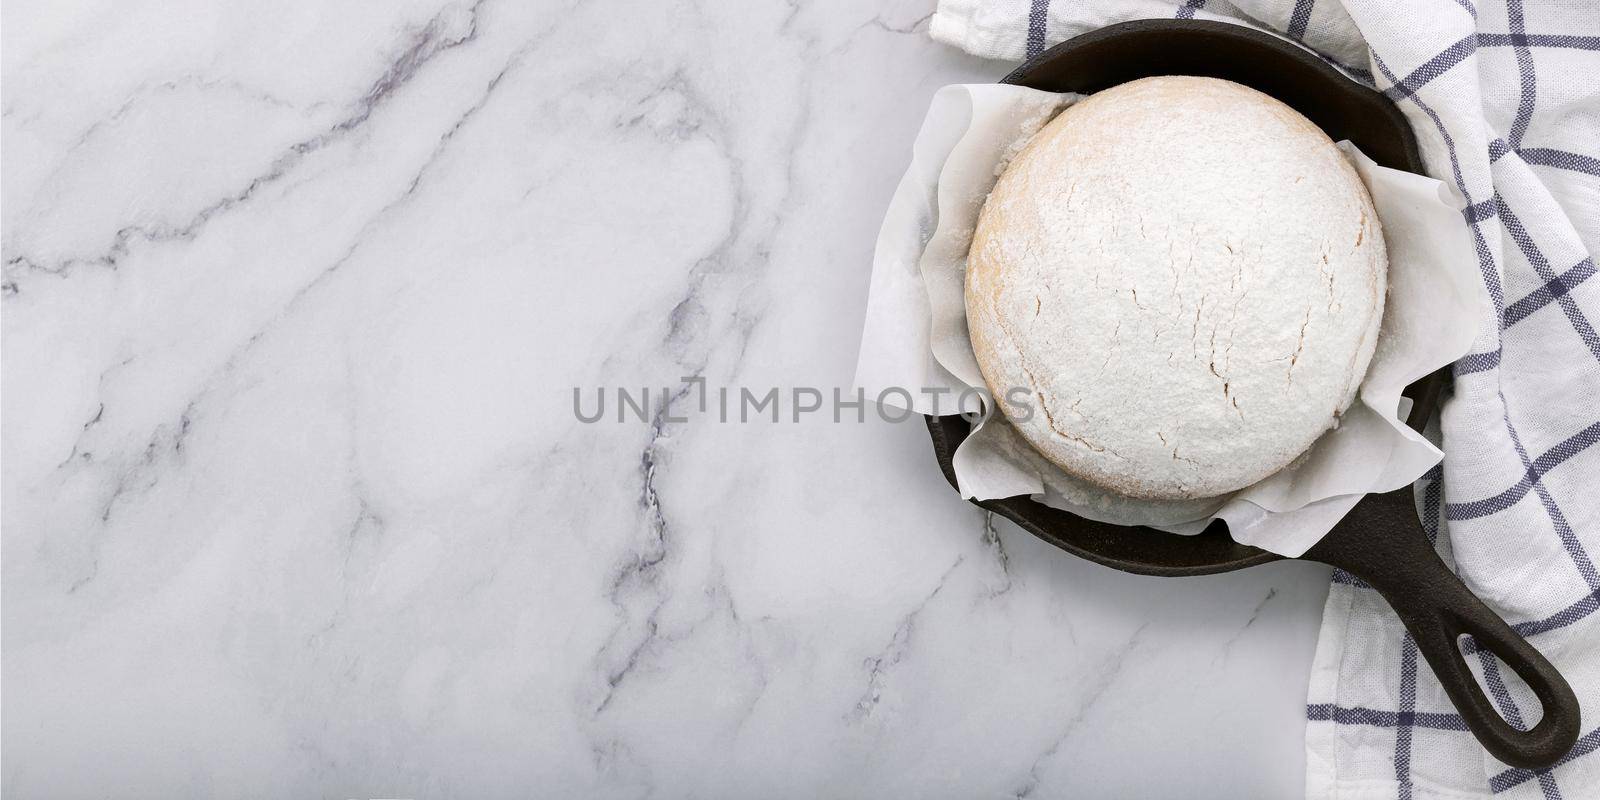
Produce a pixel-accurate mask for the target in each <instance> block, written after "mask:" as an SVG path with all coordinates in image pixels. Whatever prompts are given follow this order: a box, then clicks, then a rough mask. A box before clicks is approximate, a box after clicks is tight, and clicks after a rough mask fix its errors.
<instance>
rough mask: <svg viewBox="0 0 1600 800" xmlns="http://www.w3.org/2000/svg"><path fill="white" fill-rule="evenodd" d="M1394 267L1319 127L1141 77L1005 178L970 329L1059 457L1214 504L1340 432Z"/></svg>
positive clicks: (1061, 126) (981, 257) (1038, 145)
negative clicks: (1326, 433)
mask: <svg viewBox="0 0 1600 800" xmlns="http://www.w3.org/2000/svg"><path fill="white" fill-rule="evenodd" d="M1387 271H1388V258H1387V255H1386V253H1385V252H1384V244H1383V235H1382V231H1381V230H1380V228H1379V224H1378V218H1377V214H1376V213H1375V212H1374V211H1373V207H1372V199H1371V197H1370V196H1369V195H1368V194H1367V189H1366V186H1365V185H1363V184H1362V182H1361V178H1360V176H1358V175H1357V174H1356V171H1355V169H1354V168H1353V167H1351V165H1350V163H1349V162H1348V161H1346V160H1345V158H1344V156H1343V155H1342V154H1341V153H1340V152H1339V150H1338V148H1336V147H1335V146H1334V144H1333V142H1332V141H1330V140H1329V139H1328V137H1327V136H1326V135H1325V134H1323V132H1322V131H1321V130H1319V129H1318V128H1317V127H1316V126H1315V125H1313V124H1312V123H1311V122H1310V121H1309V120H1307V119H1306V118H1305V117H1303V116H1301V115H1300V114H1298V113H1296V112H1295V111H1294V110H1293V109H1291V108H1289V107H1288V106H1286V105H1284V104H1283V103H1280V102H1278V101H1277V100H1274V99H1272V98H1271V97H1268V96H1267V95H1264V94H1262V93H1260V92H1257V91H1255V90H1253V89H1249V88H1246V87H1244V86H1240V85H1238V84H1235V83H1231V82H1228V81H1223V80H1217V79H1214V78H1195V77H1177V76H1173V77H1158V78H1146V79H1143V80H1138V81H1133V82H1131V83H1126V84H1122V85H1120V86H1117V87H1115V88H1112V89H1108V90H1106V91H1103V92H1100V93H1098V94H1095V95H1093V96H1091V97H1089V98H1087V99H1085V100H1083V101H1080V102H1078V103H1077V104H1075V105H1073V106H1071V107H1069V108H1067V109H1066V110H1065V111H1063V112H1062V113H1061V114H1060V115H1059V116H1057V117H1056V118H1055V119H1054V120H1052V121H1051V122H1050V123H1049V124H1048V125H1046V126H1045V127H1044V128H1043V129H1042V130H1041V131H1040V132H1039V133H1038V134H1036V135H1035V136H1034V137H1033V138H1032V139H1031V140H1030V141H1029V142H1028V144H1027V145H1026V146H1025V147H1024V148H1023V149H1022V151H1021V152H1020V153H1019V154H1018V155H1017V157H1016V158H1015V159H1014V160H1013V161H1012V162H1011V163H1010V164H1009V165H1008V166H1007V168H1006V169H1005V172H1004V173H1003V174H1002V175H1001V176H1000V179H999V181H998V182H997V183H996V184H995V187H994V191H993V192H992V193H991V194H990V195H989V198H988V200H987V202H986V203H985V204H984V207H983V213H982V215H981V216H980V218H979V220H978V226H977V230H976V232H975V234H974V236H973V240H972V250H971V252H970V253H969V255H968V260H967V284H966V305H967V321H968V325H969V329H970V332H971V337H972V346H973V350H974V352H975V355H976V356H977V361H978V365H979V367H980V368H981V369H982V371H983V376H984V380H985V381H986V382H987V383H988V386H989V389H990V391H991V392H992V393H993V395H994V397H995V398H996V400H997V401H998V405H999V406H1000V408H1001V410H1002V411H1003V412H1004V413H1005V415H1006V416H1007V418H1009V419H1010V420H1011V422H1012V423H1013V425H1014V426H1015V427H1016V429H1017V430H1018V431H1019V432H1020V433H1021V435H1022V436H1023V438H1025V439H1026V440H1027V441H1028V442H1029V443H1030V444H1031V445H1033V447H1034V448H1036V449H1037V450H1038V451H1039V452H1040V453H1042V454H1043V455H1044V456H1045V457H1046V458H1048V459H1049V460H1050V461H1052V462H1053V463H1055V464H1056V465H1058V466H1060V467H1061V468H1062V469H1063V470H1065V471H1066V472H1068V473H1069V474H1071V475H1073V476H1076V477H1078V478H1080V479H1082V480H1085V481H1088V482H1089V483H1092V484H1094V485H1096V486H1099V487H1102V488H1105V489H1108V490H1111V491H1113V492H1117V493H1120V494H1123V495H1127V496H1130V497H1137V498H1144V499H1183V498H1198V497H1213V496H1216V495H1220V494H1225V493H1227V492H1231V491H1233V490H1236V489H1240V488H1242V487H1245V486H1248V485H1250V484H1252V483H1255V482H1256V481H1259V480H1261V479H1262V478H1265V477H1267V476H1269V475H1271V474H1273V473H1274V472H1277V471H1278V470H1280V469H1282V468H1284V467H1285V466H1287V465H1288V464H1289V463H1290V462H1291V461H1293V460H1294V459H1295V458H1296V457H1297V456H1299V455H1300V454H1301V453H1303V452H1305V450H1306V449H1307V448H1309V447H1310V446H1311V444H1312V443H1313V442H1314V441H1316V439H1317V437H1318V436H1320V435H1322V433H1323V432H1324V431H1326V430H1328V429H1329V428H1331V427H1333V426H1334V425H1335V424H1336V423H1337V420H1338V416H1339V414H1341V413H1343V411H1344V410H1345V409H1346V408H1347V407H1349V405H1350V403H1351V401H1352V400H1353V399H1354V398H1355V394H1356V389H1357V388H1358V387H1359V385H1360V383H1361V379H1362V377H1363V376H1364V375H1365V374H1366V370H1367V362H1368V361H1370V360H1371V358H1372V351H1373V347H1374V345H1375V344H1376V342H1377V337H1378V327H1379V323H1380V321H1381V318H1382V315H1383V302H1384V291H1385V288H1386V284H1387ZM1007 392H1010V393H1011V394H1009V395H1008V394H1007Z"/></svg>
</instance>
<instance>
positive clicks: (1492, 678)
mask: <svg viewBox="0 0 1600 800" xmlns="http://www.w3.org/2000/svg"><path fill="white" fill-rule="evenodd" d="M1151 17H1177V18H1198V19H1218V20H1224V21H1229V22H1239V23H1243V24H1248V25H1253V26H1256V27H1260V28H1264V29H1267V30H1271V31H1274V32H1277V33H1279V34H1282V35H1286V36H1288V37H1289V38H1291V39H1295V40H1297V41H1299V42H1301V43H1303V44H1304V45H1306V46H1308V47H1310V48H1311V49H1313V50H1315V51H1316V52H1317V53H1318V54H1320V55H1321V56H1322V57H1323V58H1324V59H1326V60H1328V61H1329V62H1331V63H1333V64H1335V65H1336V66H1338V67H1340V68H1341V69H1342V70H1343V71H1344V72H1345V73H1346V74H1348V75H1350V76H1351V77H1352V78H1354V79H1355V80H1359V81H1361V82H1363V83H1366V84H1368V85H1371V86H1375V87H1377V88H1378V89H1380V90H1382V91H1383V92H1384V93H1385V94H1387V95H1388V96H1389V97H1390V98H1392V99H1393V100H1395V101H1396V102H1397V103H1399V105H1400V108H1401V109H1402V110H1403V111H1404V112H1405V114H1406V117H1407V119H1409V120H1410V122H1411V125H1412V127H1413V129H1415V130H1416V132H1417V137H1418V140H1419V142H1420V144H1421V146H1422V153H1423V156H1424V158H1425V160H1426V162H1427V166H1428V172H1429V173H1430V174H1431V175H1433V176H1434V177H1436V178H1438V179H1440V180H1442V181H1444V182H1445V183H1446V184H1447V185H1450V186H1454V187H1455V188H1456V189H1457V190H1458V191H1459V192H1460V193H1461V195H1462V197H1463V198H1464V201H1465V205H1466V208H1465V210H1464V211H1463V212H1462V216H1463V219H1462V225H1463V226H1464V227H1465V228H1467V229H1468V230H1469V231H1470V232H1471V235H1472V237H1473V238H1474V240H1475V241H1476V243H1477V251H1478V267H1479V269H1480V270H1481V271H1482V274H1483V280H1484V283H1485V284H1486V286H1487V287H1488V290H1489V294H1490V296H1491V297H1492V298H1493V300H1494V311H1495V313H1494V315H1493V316H1486V317H1485V319H1484V320H1483V323H1482V326H1481V329H1480V332H1479V335H1478V339H1477V342H1476V343H1475V344H1474V347H1473V350H1472V353H1471V354H1470V355H1468V356H1466V357H1464V358H1463V359H1461V361H1459V362H1458V363H1457V364H1456V365H1455V393H1454V396H1452V397H1450V398H1449V399H1448V400H1447V401H1446V403H1445V406H1444V410H1443V413H1442V417H1441V420H1440V424H1441V427H1442V430H1443V434H1444V443H1445V461H1444V464H1443V466H1442V469H1441V468H1435V469H1434V470H1433V471H1432V472H1431V473H1429V474H1428V475H1427V476H1425V477H1424V478H1423V481H1422V483H1421V484H1419V489H1420V498H1421V500H1420V505H1421V508H1420V513H1421V515H1422V519H1423V523H1424V526H1425V527H1426V528H1427V529H1428V530H1429V532H1430V533H1432V534H1436V536H1437V542H1438V545H1439V548H1440V551H1441V552H1442V553H1443V555H1444V557H1445V559H1446V561H1447V562H1449V563H1452V564H1453V565H1454V566H1455V567H1456V569H1457V570H1458V571H1459V572H1460V573H1461V575H1462V577H1463V579H1464V580H1465V581H1466V583H1467V585H1468V586H1470V587H1471V588H1472V589H1473V591H1475V592H1476V593H1477V594H1478V596H1479V597H1482V598H1483V599H1484V600H1485V601H1486V602H1488V603H1489V604H1490V605H1491V606H1493V607H1494V608H1495V609H1496V610H1498V611H1499V612H1500V613H1501V614H1502V615H1503V616H1504V617H1505V618H1506V619H1507V620H1508V621H1509V622H1511V623H1512V624H1513V625H1514V626H1515V627H1516V628H1517V630H1519V631H1520V632H1521V633H1523V634H1524V635H1526V636H1528V637H1529V639H1530V640H1531V641H1532V642H1533V643H1534V644H1535V645H1536V646H1537V647H1538V648H1539V649H1540V650H1541V651H1543V652H1544V654H1545V655H1546V656H1548V657H1549V658H1550V659H1551V660H1552V661H1553V662H1555V664H1556V666H1557V667H1558V668H1559V669H1560V670H1561V671H1562V672H1563V673H1564V674H1565V675H1566V676H1567V678H1568V680H1569V681H1571V683H1572V685H1573V688H1574V689H1576V690H1577V693H1578V697H1579V699H1580V700H1581V701H1582V702H1583V704H1584V720H1583V735H1582V738H1581V739H1580V740H1579V741H1578V745H1577V747H1576V748H1575V749H1574V750H1573V751H1572V753H1571V754H1570V755H1569V756H1568V757H1567V758H1566V760H1565V761H1564V762H1563V763H1562V764H1560V765H1559V766H1557V767H1555V768H1553V769H1551V770H1547V771H1543V772H1532V771H1529V770H1523V769H1512V768H1509V767H1507V766H1506V765H1504V764H1502V763H1500V762H1498V761H1496V760H1494V759H1493V758H1492V757H1490V756H1489V755H1488V754H1486V753H1485V752H1484V751H1483V750H1482V749H1481V748H1479V747H1478V745H1477V743H1476V742H1475V740H1474V739H1473V738H1472V735H1471V734H1470V733H1468V732H1467V730H1466V727H1465V726H1464V725H1463V724H1462V722H1461V719H1460V718H1459V717H1458V716H1456V714H1455V712H1454V709H1453V708H1452V707H1451V705H1450V702H1449V701H1448V700H1447V699H1446V698H1445V696H1444V694H1443V692H1442V691H1441V690H1440V688H1439V685H1438V683H1437V682H1435V681H1434V679H1433V675H1432V673H1430V672H1429V671H1428V668H1427V665H1426V663H1422V664H1419V663H1418V658H1417V649H1416V647H1415V646H1414V644H1413V643H1412V642H1411V640H1410V638H1409V637H1408V636H1407V635H1406V633H1405V630H1404V629H1403V628H1402V627H1401V626H1400V623H1399V621H1398V620H1397V619H1396V618H1395V617H1394V614H1393V613H1392V612H1391V611H1390V610H1389V608H1388V607H1387V606H1386V605H1385V604H1384V602H1383V601H1382V600H1381V599H1379V598H1378V597H1377V596H1376V595H1375V594H1374V593H1373V592H1372V590H1371V589H1368V588H1366V587H1365V586H1363V585H1361V584H1360V582H1359V581H1356V580H1354V579H1353V578H1351V577H1350V576H1348V575H1341V574H1337V573H1336V574H1335V575H1334V585H1333V587H1332V590H1331V592H1330V594H1329V597H1328V604H1327V611H1326V614H1325V616H1324V618H1323V623H1322V634H1321V639H1320V641H1319V643H1318V646H1317V656H1316V662H1315V666H1314V668H1313V673H1312V677H1311V687H1310V691H1309V701H1308V704H1307V707H1306V717H1307V719H1308V721H1309V722H1308V725H1307V733H1306V755H1307V770H1308V775H1307V777H1306V787H1307V794H1308V796H1310V797H1316V798H1321V797H1340V798H1367V797H1374V798H1380V797H1381V798H1389V797H1400V798H1425V797H1451V798H1459V797H1482V796H1502V797H1507V798H1523V797H1531V798H1537V797H1545V798H1556V797H1564V798H1573V799H1574V800H1593V799H1595V798H1600V754H1595V751H1596V750H1597V749H1600V613H1596V612H1600V571H1597V570H1596V567H1595V561H1596V560H1597V559H1600V446H1594V445H1595V444H1596V442H1600V334H1597V333H1596V332H1595V326H1596V325H1597V324H1600V279H1595V278H1594V277H1593V276H1594V274H1595V260H1594V256H1593V254H1595V253H1600V0H1482V2H1481V3H1474V2H1473V0H1233V2H1232V3H1230V2H1227V0H1186V1H1184V2H1178V3H1163V2H1159V1H1158V0H939V3H938V11H937V13H936V14H935V15H934V16H933V19H932V21H931V23H930V27H931V33H932V35H933V36H934V38H936V39H939V40H941V41H944V42H948V43H950V44H954V45H956V46H958V47H961V48H963V49H965V50H968V51H970V52H972V53H975V54H977V55H982V56H988V57H990V58H1000V59H1007V60H1013V61H1016V60H1021V59H1022V58H1024V57H1026V56H1031V55H1033V54H1035V53H1038V52H1039V51H1041V50H1043V49H1044V48H1045V47H1047V46H1049V45H1051V44H1053V43H1055V42H1058V41H1060V40H1062V39H1065V38H1067V37H1069V36H1072V35H1074V34H1077V33H1081V32H1083V31H1086V30H1090V29H1093V28H1097V27H1100V26H1103V25H1108V24H1111V23H1115V22H1122V21H1125V20H1130V19H1140V18H1151ZM1477 660H1478V661H1479V663H1478V664H1475V665H1474V667H1475V669H1478V670H1479V677H1480V680H1481V681H1482V682H1483V684H1484V685H1485V686H1486V687H1488V690H1489V694H1490V696H1491V697H1492V698H1493V699H1494V700H1495V701H1496V703H1497V704H1498V705H1499V707H1500V710H1501V713H1502V714H1503V715H1504V716H1505V717H1506V718H1507V719H1508V720H1510V721H1511V722H1512V723H1513V724H1523V725H1526V724H1527V723H1531V722H1532V721H1534V720H1535V717H1536V715H1537V714H1538V703H1537V701H1535V700H1534V699H1533V697H1532V695H1531V693H1529V692H1528V691H1527V690H1526V688H1525V687H1523V686H1522V685H1521V682H1520V681H1519V680H1517V679H1516V678H1515V676H1514V675H1510V674H1509V671H1504V672H1503V671H1502V670H1501V669H1500V668H1499V667H1498V662H1497V661H1495V660H1494V659H1493V658H1492V657H1489V656H1487V655H1484V654H1479V658H1478V659H1477Z"/></svg>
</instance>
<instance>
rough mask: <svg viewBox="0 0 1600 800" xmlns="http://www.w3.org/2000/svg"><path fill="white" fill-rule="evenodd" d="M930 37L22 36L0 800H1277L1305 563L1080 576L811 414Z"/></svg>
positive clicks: (12, 237) (26, 30)
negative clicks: (786, 414)
mask: <svg viewBox="0 0 1600 800" xmlns="http://www.w3.org/2000/svg"><path fill="white" fill-rule="evenodd" d="M929 5H930V4H929V3H928V2H927V0H907V1H906V2H881V3H880V2H867V3H864V2H860V1H859V0H833V1H832V2H817V3H804V4H786V3H781V2H747V1H746V0H729V1H728V2H700V3H681V2H663V3H617V2H601V1H600V0H589V1H588V2H576V3H564V4H556V3H545V2H534V3H516V2H510V0H480V2H478V3H477V4H476V5H463V4H442V3H441V2H440V0H408V1H407V2H390V1H389V0H383V2H365V3H341V4H329V3H323V2H299V3H296V4H287V5H286V4H272V6H271V7H270V8H269V7H268V5H267V4H258V3H251V2H243V0H227V1H226V2H216V1H215V0H190V1H189V2H159V3H158V2H125V1H124V0H72V1H71V2H45V0H19V2H15V3H7V4H6V6H5V15H4V25H3V36H4V41H3V45H4V47H3V69H4V109H3V114H4V117H3V136H4V140H3V153H4V161H3V167H4V184H3V186H4V194H3V201H4V202H3V211H0V213H3V222H4V257H5V282H4V295H5V296H4V305H3V324H4V408H3V410H4V418H3V434H4V452H3V455H4V469H3V480H4V511H3V514H4V520H3V521H4V553H3V556H4V598H3V599H4V632H3V636H4V642H3V643H4V737H5V738H4V747H5V753H4V755H5V759H4V766H3V785H0V789H3V791H4V793H5V794H6V795H7V796H8V797H17V798H79V797H90V796H106V797H133V796H140V797H164V798H175V797H273V798H277V797H335V798H343V797H362V798H367V797H414V798H432V797H475V798H481V797H513V796H517V797H529V796H533V797H580V796H591V797H647V796H649V797H688V796H696V797H894V796H922V797H964V798H972V797H1012V796H1030V797H1067V796H1070V797H1132V796H1184V797H1189V798H1200V797H1229V798H1239V797H1270V798H1283V797H1292V796H1297V795H1298V794H1299V792H1300V791H1301V770H1302V766H1301V761H1302V758H1303V756H1302V752H1301V737H1302V732H1303V728H1304V723H1303V722H1302V719H1303V715H1304V710H1303V703H1304V692H1305V674H1306V670H1307V668H1308V664H1309V661H1310V656H1311V650H1312V648H1313V646H1314V641H1315V631H1316V625H1317V620H1318V616H1319V614H1320V611H1321V601H1322V597H1323V595H1324V593H1325V578H1326V573H1325V572H1324V571H1323V570H1321V569H1320V568H1317V567H1314V566H1309V565H1292V564H1291V565H1275V566H1271V567H1267V568H1261V569H1257V570H1254V571H1250V572H1246V573H1242V574H1234V575H1229V576H1221V577H1215V578H1207V579H1195V580H1160V579H1146V578H1137V577H1132V576H1127V575H1123V574H1119V573H1114V572H1111V571H1109V570H1106V569H1102V568H1099V567H1095V566H1092V565H1089V564H1087V563H1083V562H1079V561H1075V560H1074V559H1071V558H1069V557H1066V556H1064V555H1062V554H1060V553H1057V552H1055V551H1053V550H1052V549H1050V548H1049V547H1047V546H1045V545H1042V544H1040V543H1038V542H1036V541H1034V540H1032V539H1031V538H1030V537H1029V536H1027V535H1026V534H1024V533H1022V532H1021V531H1019V530H1017V529H1016V528H1014V527H1011V526H1010V525H1009V524H1001V525H998V526H996V527H995V528H991V527H989V526H988V525H987V522H986V520H985V519H984V517H983V515H982V514H981V513H980V512H979V511H977V510H976V509H974V508H972V507H970V506H967V505H965V504H963V503H962V502H960V500H959V499H958V498H956V497H955V495H954V494H953V493H952V492H951V491H950V490H949V489H948V488H947V487H946V486H945V485H943V483H942V481H941V479H940V477H939V475H938V473H937V470H936V468H935V465H934V463H933V461H932V459H931V456H930V453H929V449H928V444H927V441H926V437H925V434H924V432H923V431H922V430H921V428H920V427H919V426H918V425H916V424H913V423H908V424H900V425H894V424H889V423H885V422H881V421H873V422H868V423H866V424H856V423H846V424H832V423H830V422H828V421H826V420H825V419H816V418H813V419H811V420H808V421H806V422H803V423H801V424H798V425H796V424H788V423H781V424H772V423H750V424H744V425H740V424H718V423H716V422H715V421H714V420H711V419H707V418H705V417H699V416H694V415H691V418H690V420H689V421H687V422H670V421H667V420H665V419H664V418H658V419H657V420H656V423H655V424H648V423H638V422H633V423H628V424H617V423H614V422H613V423H604V424H594V425H582V424H579V423H577V422H576V421H575V420H574V419H573V415H572V410H571V389H572V387H574V386H585V387H593V386H598V385H605V386H615V385H619V384H620V385H626V386H641V385H650V386H661V385H666V384H673V383H675V382H676V380H677V378H678V377H679V376H682V375H687V374H696V375H701V376H704V377H705V378H706V380H707V381H708V382H709V384H710V385H712V386H713V387H715V386H724V385H725V386H751V387H767V386H781V387H791V386H796V385H811V386H819V387H833V386H845V385H847V384H848V381H849V380H850V377H851V372H852V369H853V365H854V362H855V353H856V338H857V336H858V333H859V325H860V321H861V316H862V312H863V308H864V304H865V293H866V285H867V267H868V262H869V260H870V253H871V249H872V243H873V239H874V236H875V233H876V230H877V226H878V223H879V219H880V213H881V210H882V208H883V206H884V204H885V202H886V201H887V199H888V197H889V195H890V193H891V191H892V189H893V186H894V184H895V182H896V180H897V179H898V176H899V173H900V171H901V170H902V169H903V168H904V166H905V164H906V163H907V161H908V150H907V148H908V145H909V142H910V140H911V137H912V134H913V133H914V131H915V129H916V125H917V123H918V121H919V119H920V116H921V114H922V112H923V110H924V108H925V106H926V103H927V101H928V99H929V97H930V96H931V94H932V92H933V91H934V89H935V88H937V87H938V86H940V85H943V84H946V83H950V82H956V81H974V80H993V79H994V78H996V77H998V76H999V75H1001V74H1003V73H1004V71H1005V70H1006V68H1007V66H1006V65H1003V64H997V63H987V62H980V61H976V60H974V59H971V58H969V57H966V56H963V55H961V54H959V53H957V52H955V51H953V50H950V49H947V48H945V47H942V46H939V45H935V44H933V43H931V42H930V41H929V40H928V39H927V37H926V35H925V32H924V27H925V26H926V14H927V13H928V11H929V10H930V8H929Z"/></svg>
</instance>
